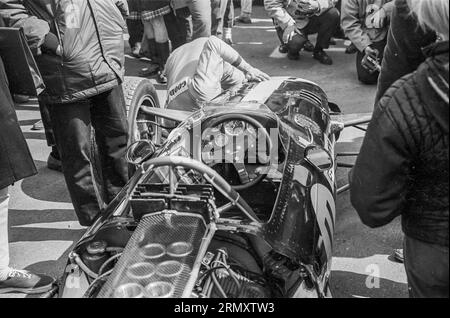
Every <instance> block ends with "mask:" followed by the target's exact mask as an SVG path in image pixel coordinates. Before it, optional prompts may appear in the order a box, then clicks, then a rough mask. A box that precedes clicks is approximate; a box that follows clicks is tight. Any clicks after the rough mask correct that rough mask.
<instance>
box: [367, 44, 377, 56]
mask: <svg viewBox="0 0 450 318" xmlns="http://www.w3.org/2000/svg"><path fill="white" fill-rule="evenodd" d="M364 53H365V54H366V55H371V56H375V57H378V54H380V53H379V52H378V50H377V49H374V48H372V47H371V46H370V45H369V46H368V47H366V48H365V49H364Z"/></svg>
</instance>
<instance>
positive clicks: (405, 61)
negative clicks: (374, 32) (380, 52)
mask: <svg viewBox="0 0 450 318" xmlns="http://www.w3.org/2000/svg"><path fill="white" fill-rule="evenodd" d="M389 3H391V2H389ZM435 41H436V34H435V33H434V32H426V31H424V30H423V29H422V28H421V27H420V26H419V24H418V22H417V20H416V19H415V17H414V16H413V15H411V11H410V9H409V7H408V3H407V0H397V1H395V6H394V8H393V12H392V16H391V27H390V28H389V33H388V37H387V45H386V49H385V50H384V56H383V62H382V64H381V72H380V77H379V80H378V89H377V96H376V99H375V104H377V103H378V101H379V100H380V99H381V97H382V96H383V95H384V93H385V92H386V90H387V89H388V88H389V87H390V86H391V85H392V84H393V83H394V82H395V81H396V80H398V79H399V78H401V77H402V76H404V75H406V74H409V73H411V72H414V71H415V70H416V69H417V67H418V66H419V65H420V64H421V63H422V62H423V61H425V55H424V54H423V52H422V48H423V47H425V46H427V45H429V44H431V43H433V42H435Z"/></svg>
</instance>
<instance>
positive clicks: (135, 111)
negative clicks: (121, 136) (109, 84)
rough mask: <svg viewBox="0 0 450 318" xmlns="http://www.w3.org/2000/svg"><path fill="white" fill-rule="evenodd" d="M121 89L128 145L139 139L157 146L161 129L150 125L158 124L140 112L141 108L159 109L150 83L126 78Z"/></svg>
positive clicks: (145, 79) (153, 118) (154, 91)
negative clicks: (125, 113)
mask: <svg viewBox="0 0 450 318" xmlns="http://www.w3.org/2000/svg"><path fill="white" fill-rule="evenodd" d="M122 88H123V93H124V96H125V105H126V109H127V117H128V126H129V128H128V132H129V138H128V145H131V144H132V143H134V142H136V141H138V140H141V139H148V140H151V141H153V142H154V143H155V144H159V143H160V142H161V129H160V128H159V127H158V126H157V125H155V124H152V123H151V122H153V123H158V119H157V118H155V116H151V115H147V114H146V113H144V112H143V111H142V106H147V107H156V108H160V107H161V106H160V104H159V99H158V95H157V94H156V89H155V87H154V86H153V84H152V82H151V81H150V80H149V79H147V78H143V77H135V76H126V77H125V80H124V82H123V84H122Z"/></svg>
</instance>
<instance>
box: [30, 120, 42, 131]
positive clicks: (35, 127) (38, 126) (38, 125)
mask: <svg viewBox="0 0 450 318" xmlns="http://www.w3.org/2000/svg"><path fill="white" fill-rule="evenodd" d="M31 130H44V123H43V122H42V120H39V121H37V122H35V123H34V125H33V127H31Z"/></svg>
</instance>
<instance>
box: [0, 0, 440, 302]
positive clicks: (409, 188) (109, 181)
mask: <svg viewBox="0 0 450 318" xmlns="http://www.w3.org/2000/svg"><path fill="white" fill-rule="evenodd" d="M50 2H51V5H50V4H49V1H46V0H35V1H20V0H0V26H2V25H3V26H7V27H20V28H22V29H23V31H24V33H25V36H26V38H27V41H28V45H29V47H30V49H31V52H33V54H34V57H35V59H36V62H37V64H38V66H39V70H40V72H41V74H42V77H43V80H44V83H45V85H46V90H45V91H44V92H43V93H42V94H41V95H40V96H39V98H38V99H39V105H40V110H41V115H42V119H43V123H44V127H45V130H46V136H47V141H48V144H49V145H50V146H52V147H53V148H52V152H51V154H50V157H49V162H48V164H49V167H51V168H53V169H57V170H61V171H62V172H63V174H64V178H65V181H66V184H67V188H68V190H69V194H70V197H71V200H72V203H73V206H74V210H75V212H76V214H77V217H78V220H79V222H80V224H81V225H83V226H89V225H91V224H92V223H93V222H94V221H95V220H96V218H97V216H98V215H99V214H100V213H101V210H102V209H103V208H104V207H105V206H106V205H107V204H108V203H109V202H110V201H111V200H112V199H113V198H114V197H115V195H116V194H117V193H118V192H119V191H120V189H121V188H122V187H123V186H124V185H125V183H126V182H127V180H128V169H127V163H126V161H125V159H124V155H125V152H126V149H127V142H128V124H127V118H126V111H125V107H124V105H125V101H124V96H123V91H122V87H121V84H122V81H123V76H124V41H123V33H124V30H125V28H127V29H128V33H129V44H130V47H131V54H132V55H134V56H135V57H137V58H141V57H146V58H147V60H149V61H150V63H149V65H148V67H146V68H144V69H142V70H141V76H155V78H156V80H157V81H158V82H159V83H163V84H167V90H168V93H169V94H168V96H169V97H168V100H167V107H168V108H172V109H182V110H189V111H190V110H195V109H197V108H198V107H200V105H201V104H202V103H205V102H207V101H210V100H212V99H213V98H214V97H216V96H218V95H219V94H220V93H221V92H222V91H223V90H228V89H232V87H234V86H236V85H239V84H241V83H242V82H244V81H264V80H268V79H269V76H268V75H267V74H265V73H264V72H262V71H261V70H258V69H256V68H255V67H253V66H251V65H250V64H249V63H248V62H247V61H245V60H244V59H243V58H242V57H241V56H240V55H239V53H238V52H237V51H236V50H235V49H234V48H233V47H232V45H233V40H232V28H233V25H234V24H235V23H243V24H251V23H252V1H251V0H241V1H240V5H241V10H240V15H238V16H237V17H234V12H235V10H234V1H233V0H154V1H153V0H152V1H146V0H128V1H126V0H114V1H112V0H97V1H81V2H80V1H77V2H76V6H75V5H74V3H73V2H72V1H50ZM448 7H449V4H448V1H447V0H426V1H425V0H342V1H340V0H265V1H264V8H265V10H266V12H267V15H268V16H269V17H270V18H271V19H272V21H273V25H274V28H275V30H276V33H277V35H278V39H279V40H280V46H279V51H280V52H282V53H286V56H287V58H289V59H292V60H297V59H299V58H301V52H302V51H308V52H311V53H312V56H313V58H314V59H316V60H318V61H319V62H320V63H322V64H325V65H331V64H332V63H333V61H332V59H331V57H330V56H329V55H328V54H327V52H326V49H327V48H329V46H330V45H332V44H333V43H334V41H335V40H334V39H335V38H337V37H341V38H345V39H348V40H349V41H350V42H351V43H352V44H351V45H350V46H349V47H347V49H346V53H356V57H355V60H356V73H357V76H358V79H359V81H361V82H362V83H364V84H378V89H377V95H376V98H375V108H374V114H373V119H372V121H371V123H370V125H369V127H368V131H367V135H366V137H365V139H364V142H363V145H362V148H361V153H360V155H359V156H358V159H357V162H356V165H355V168H354V169H353V170H352V172H351V174H350V183H351V201H352V204H353V206H354V207H355V209H356V210H357V212H358V213H359V215H360V217H361V220H362V221H363V222H364V223H365V224H367V225H368V226H371V227H378V226H382V225H385V224H387V223H389V222H390V221H392V220H393V219H394V218H395V217H397V216H399V215H401V216H402V225H403V231H404V233H405V244H404V246H405V268H406V272H407V276H408V285H409V288H410V295H411V296H412V297H448V286H449V282H448V274H449V273H448V272H449V268H448V241H449V236H448V235H449V229H448V209H449V208H448V159H449V158H448V107H449V99H448V80H449V62H448V40H449V34H448V33H449V31H448V27H449V25H448V18H449V17H448V9H449V8H448ZM94 30H95V31H94ZM312 34H317V37H316V40H315V44H312V42H311V40H310V38H309V37H310V35H312ZM182 83H184V84H185V85H180V84H182ZM174 87H183V89H182V90H179V89H178V90H177V91H176V92H174V94H171V90H173V88H174ZM13 97H14V96H11V94H10V90H9V87H8V79H7V77H6V74H5V69H4V67H3V63H2V60H1V56H0V114H1V116H0V150H1V152H0V293H1V292H9V291H19V292H26V293H40V292H43V291H45V290H48V289H49V288H50V287H51V285H52V284H53V283H54V280H53V279H52V278H51V277H48V276H46V275H37V274H34V273H31V272H28V271H23V270H17V269H12V268H10V267H9V253H8V234H7V233H8V231H7V215H8V213H7V212H8V200H9V196H8V187H9V186H10V185H11V184H13V183H14V182H17V181H19V180H21V179H23V178H26V177H29V176H31V175H34V174H36V173H37V171H36V168H35V166H34V163H33V160H32V158H31V155H30V152H29V150H28V148H27V145H26V142H25V140H24V137H23V135H22V133H21V131H20V127H19V126H18V120H17V116H16V114H15V112H14V103H13ZM92 131H93V132H94V134H95V138H94V140H95V146H96V147H95V148H96V149H97V151H98V157H99V158H100V167H101V174H102V181H103V184H102V185H101V187H100V188H101V190H102V193H101V194H100V195H99V194H98V193H97V192H96V187H95V185H94V176H93V175H92V169H91V165H92V160H93V159H92V158H93V149H92V140H93V138H92ZM5 136H7V138H4V137H5ZM373 158H377V160H373ZM99 197H101V198H102V200H99Z"/></svg>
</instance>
